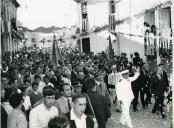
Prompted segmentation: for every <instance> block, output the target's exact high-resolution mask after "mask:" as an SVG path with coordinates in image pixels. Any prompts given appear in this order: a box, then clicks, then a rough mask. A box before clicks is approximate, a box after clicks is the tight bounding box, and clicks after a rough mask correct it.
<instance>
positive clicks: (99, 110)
mask: <svg viewBox="0 0 174 128" xmlns="http://www.w3.org/2000/svg"><path fill="white" fill-rule="evenodd" d="M87 95H88V97H89V99H90V102H91V104H92V107H93V110H94V113H95V116H96V119H97V123H98V126H99V128H106V120H107V119H108V118H109V117H110V116H111V111H110V108H109V104H107V99H106V97H104V96H102V95H99V94H98V93H96V92H93V91H90V92H87ZM85 113H86V114H87V115H93V116H94V114H93V112H92V109H91V107H90V104H89V100H88V98H87V105H86V110H85Z"/></svg>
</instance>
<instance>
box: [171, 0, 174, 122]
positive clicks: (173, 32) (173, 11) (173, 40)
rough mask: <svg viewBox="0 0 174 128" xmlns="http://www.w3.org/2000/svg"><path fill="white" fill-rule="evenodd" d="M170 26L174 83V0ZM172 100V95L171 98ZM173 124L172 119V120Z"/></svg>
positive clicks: (173, 89)
mask: <svg viewBox="0 0 174 128" xmlns="http://www.w3.org/2000/svg"><path fill="white" fill-rule="evenodd" d="M171 2H172V4H171V26H172V79H173V82H174V17H173V16H174V0H171ZM172 91H173V92H174V83H173V85H172ZM172 98H174V95H173V96H172ZM173 110H174V105H173ZM173 117H174V112H173ZM172 122H174V118H173V120H172Z"/></svg>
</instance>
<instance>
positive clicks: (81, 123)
mask: <svg viewBox="0 0 174 128" xmlns="http://www.w3.org/2000/svg"><path fill="white" fill-rule="evenodd" d="M70 115H71V120H74V121H75V123H76V127H77V128H86V115H85V114H83V115H82V116H81V119H79V118H77V116H76V115H75V113H74V110H73V109H71V111H70Z"/></svg>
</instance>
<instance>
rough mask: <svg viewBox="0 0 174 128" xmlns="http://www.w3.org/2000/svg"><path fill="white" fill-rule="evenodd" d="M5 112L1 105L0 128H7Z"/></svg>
mask: <svg viewBox="0 0 174 128" xmlns="http://www.w3.org/2000/svg"><path fill="white" fill-rule="evenodd" d="M7 117H8V115H7V112H6V111H5V109H4V108H3V106H2V105H1V128H7Z"/></svg>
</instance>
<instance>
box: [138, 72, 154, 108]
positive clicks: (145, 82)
mask: <svg viewBox="0 0 174 128" xmlns="http://www.w3.org/2000/svg"><path fill="white" fill-rule="evenodd" d="M140 76H141V80H142V82H141V84H142V85H141V89H140V96H141V103H142V106H143V108H145V105H146V106H148V102H150V99H151V94H150V88H149V83H150V77H149V74H148V71H146V70H141V71H140ZM144 95H146V99H144Z"/></svg>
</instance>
